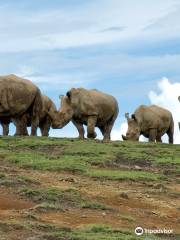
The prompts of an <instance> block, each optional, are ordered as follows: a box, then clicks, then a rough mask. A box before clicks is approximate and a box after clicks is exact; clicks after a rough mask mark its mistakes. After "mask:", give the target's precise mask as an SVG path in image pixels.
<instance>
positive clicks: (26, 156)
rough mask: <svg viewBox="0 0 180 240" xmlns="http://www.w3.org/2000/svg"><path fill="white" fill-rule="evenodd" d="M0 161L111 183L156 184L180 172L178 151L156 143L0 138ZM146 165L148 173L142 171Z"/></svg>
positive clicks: (175, 148) (177, 148) (169, 146)
mask: <svg viewBox="0 0 180 240" xmlns="http://www.w3.org/2000/svg"><path fill="white" fill-rule="evenodd" d="M122 160H123V161H122ZM0 161H2V162H9V163H11V164H15V165H18V166H20V167H23V168H32V169H38V170H42V171H45V170H49V171H70V172H76V173H78V174H83V175H86V176H90V177H97V178H98V177H99V178H107V179H112V180H126V179H127V180H128V179H129V180H137V181H141V180H153V181H159V180H166V174H164V172H163V171H164V170H166V169H168V170H169V171H170V172H172V175H174V177H175V175H177V174H178V173H179V172H180V148H179V145H169V144H155V143H138V142H135V143H134V142H120V141H119V142H118V141H117V142H112V143H106V144H105V143H102V142H100V141H93V140H84V141H82V140H78V139H66V138H62V139H58V138H45V137H38V138H35V137H25V138H20V137H5V138H0ZM146 163H147V166H146ZM138 164H140V165H141V164H144V166H141V167H142V169H141V171H137V170H136V169H135V166H136V165H138ZM148 164H149V165H150V167H151V169H149V170H148V169H147V168H145V167H148V166H149V165H148ZM128 166H131V169H128ZM156 169H157V170H158V171H154V170H156Z"/></svg>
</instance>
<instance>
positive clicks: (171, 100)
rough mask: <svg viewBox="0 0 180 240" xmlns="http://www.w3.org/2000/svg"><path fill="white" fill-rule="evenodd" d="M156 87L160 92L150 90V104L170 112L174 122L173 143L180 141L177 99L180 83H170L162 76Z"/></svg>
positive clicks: (179, 105) (179, 115)
mask: <svg viewBox="0 0 180 240" xmlns="http://www.w3.org/2000/svg"><path fill="white" fill-rule="evenodd" d="M158 88H159V90H160V92H159V93H156V92H154V91H151V92H150V93H149V99H150V101H151V103H152V104H157V105H159V106H162V107H164V108H167V109H168V110H170V111H171V112H172V114H173V118H174V123H175V131H174V143H180V131H179V128H178V122H180V102H179V101H178V96H180V83H170V81H169V80H168V79H167V78H163V79H161V80H160V81H159V82H158ZM166 140H167V138H166Z"/></svg>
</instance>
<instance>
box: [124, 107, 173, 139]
mask: <svg viewBox="0 0 180 240" xmlns="http://www.w3.org/2000/svg"><path fill="white" fill-rule="evenodd" d="M125 117H126V118H127V121H128V131H127V133H126V136H124V135H122V138H123V140H135V141H138V140H139V136H140V135H141V134H142V135H143V136H144V137H147V138H149V141H153V142H154V141H157V142H162V140H161V137H162V136H163V135H164V134H165V133H167V135H168V137H169V143H173V134H174V121H173V117H172V114H171V112H169V111H168V110H166V109H164V108H161V107H159V106H156V105H150V106H145V105H141V106H140V107H138V108H137V109H136V111H135V112H134V114H132V117H131V118H129V114H128V113H126V114H125Z"/></svg>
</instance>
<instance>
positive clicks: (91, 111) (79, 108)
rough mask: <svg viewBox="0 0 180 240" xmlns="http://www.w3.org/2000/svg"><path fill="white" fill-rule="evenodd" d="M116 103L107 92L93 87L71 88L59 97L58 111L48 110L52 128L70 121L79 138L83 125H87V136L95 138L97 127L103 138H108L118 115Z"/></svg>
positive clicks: (82, 136)
mask: <svg viewBox="0 0 180 240" xmlns="http://www.w3.org/2000/svg"><path fill="white" fill-rule="evenodd" d="M118 111H119V109H118V103H117V101H116V99H115V98H114V97H113V96H111V95H108V94H105V93H102V92H100V91H97V90H95V89H92V90H86V89H84V88H72V89H71V90H70V91H68V92H67V94H66V96H64V97H61V108H60V110H59V111H50V112H49V116H50V117H51V120H52V127H53V128H63V127H64V126H65V125H66V124H68V123H69V122H70V121H72V123H73V124H74V125H75V126H76V128H77V130H78V132H79V138H82V139H83V138H84V128H83V125H87V137H88V138H95V137H96V133H95V131H94V128H95V127H98V128H99V129H100V131H101V133H102V135H103V136H104V140H110V133H111V130H112V127H113V125H114V122H115V120H116V118H117V115H118Z"/></svg>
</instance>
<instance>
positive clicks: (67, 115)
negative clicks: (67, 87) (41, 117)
mask: <svg viewBox="0 0 180 240" xmlns="http://www.w3.org/2000/svg"><path fill="white" fill-rule="evenodd" d="M60 101H61V107H60V109H59V111H57V110H54V109H53V110H50V111H49V112H48V115H49V116H50V119H51V122H52V127H53V128H63V127H64V126H65V125H66V124H68V123H69V122H70V121H71V119H72V116H73V109H72V106H71V96H70V92H67V94H66V96H62V95H61V96H60Z"/></svg>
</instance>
